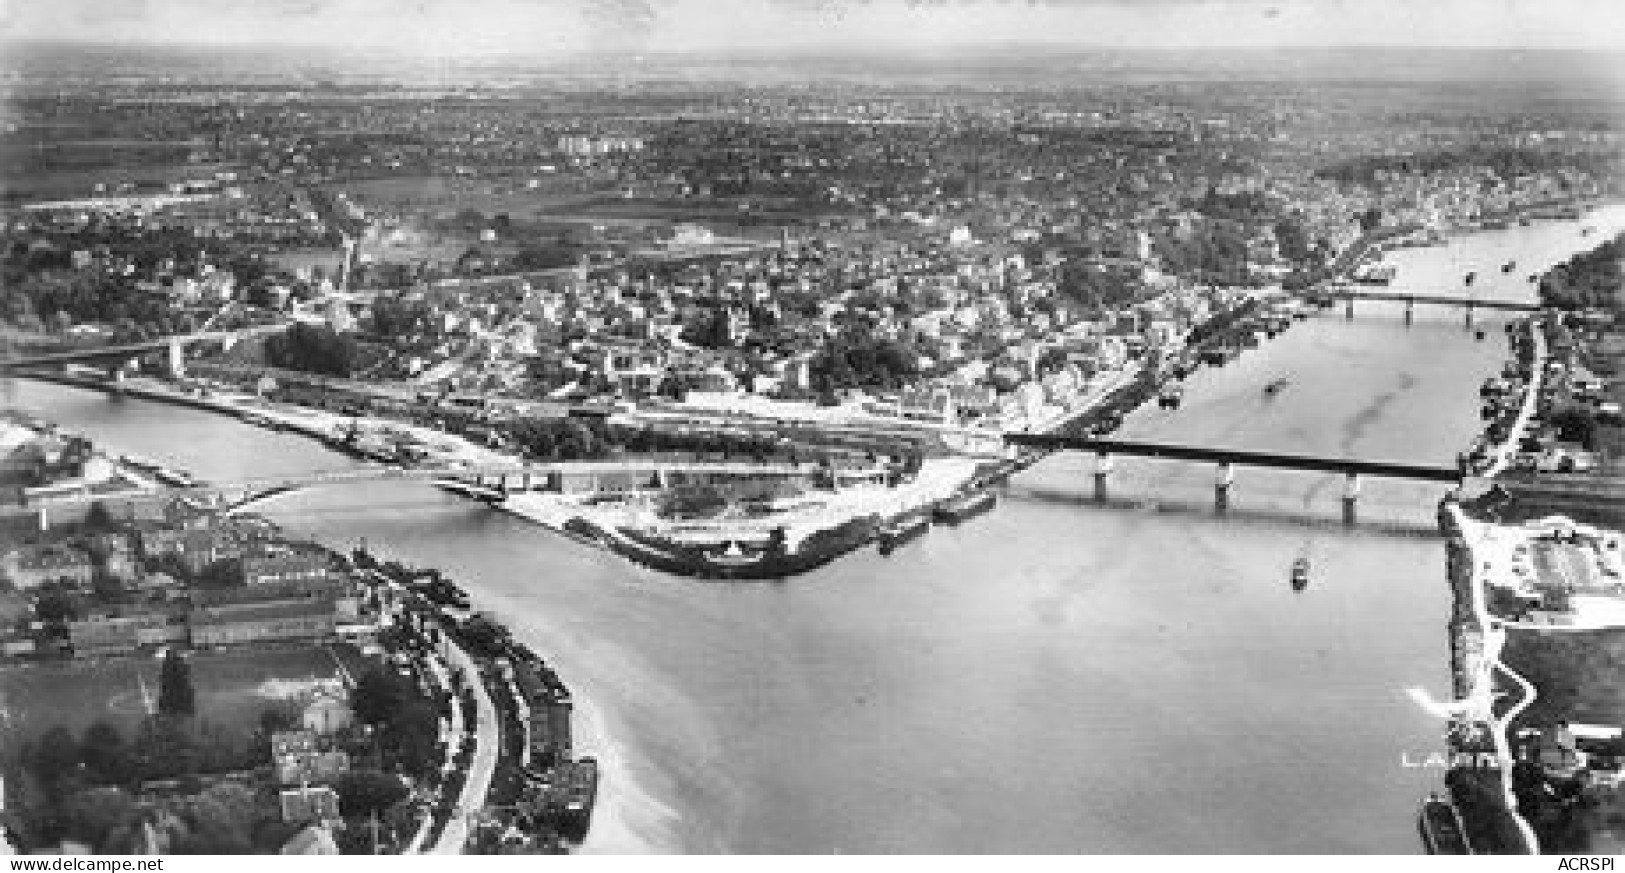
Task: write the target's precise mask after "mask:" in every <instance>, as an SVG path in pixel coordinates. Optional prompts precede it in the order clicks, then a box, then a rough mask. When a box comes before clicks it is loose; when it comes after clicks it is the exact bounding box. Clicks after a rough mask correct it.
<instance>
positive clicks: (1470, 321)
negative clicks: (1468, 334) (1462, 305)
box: [1466, 300, 1473, 330]
mask: <svg viewBox="0 0 1625 873" xmlns="http://www.w3.org/2000/svg"><path fill="white" fill-rule="evenodd" d="M1466 318H1467V323H1466V327H1467V329H1468V330H1471V329H1472V327H1473V301H1471V300H1469V301H1467V317H1466Z"/></svg>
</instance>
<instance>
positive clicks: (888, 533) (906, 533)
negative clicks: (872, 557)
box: [877, 512, 931, 555]
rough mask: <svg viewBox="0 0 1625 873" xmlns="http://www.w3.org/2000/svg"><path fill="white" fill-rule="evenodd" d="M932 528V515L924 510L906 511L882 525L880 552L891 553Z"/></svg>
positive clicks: (879, 536)
mask: <svg viewBox="0 0 1625 873" xmlns="http://www.w3.org/2000/svg"><path fill="white" fill-rule="evenodd" d="M930 529H931V517H930V516H929V515H927V514H925V513H923V512H906V513H904V514H902V515H899V516H898V517H896V518H894V519H892V520H891V521H889V522H887V523H886V524H884V525H881V527H880V533H879V534H878V536H877V538H878V539H879V540H880V553H881V554H882V555H890V554H891V553H892V552H895V551H897V550H898V549H899V548H901V547H902V546H903V545H904V544H905V543H908V542H910V541H911V540H915V539H918V538H919V537H922V536H924V535H925V533H926V531H929V530H930Z"/></svg>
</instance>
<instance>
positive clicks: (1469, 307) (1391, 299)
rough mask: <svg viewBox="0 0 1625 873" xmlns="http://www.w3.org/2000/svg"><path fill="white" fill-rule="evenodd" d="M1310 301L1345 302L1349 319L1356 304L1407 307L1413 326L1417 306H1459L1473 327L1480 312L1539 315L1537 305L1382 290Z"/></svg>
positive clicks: (1348, 291) (1331, 292)
mask: <svg viewBox="0 0 1625 873" xmlns="http://www.w3.org/2000/svg"><path fill="white" fill-rule="evenodd" d="M1308 296H1309V297H1310V298H1314V297H1319V298H1320V299H1321V300H1326V299H1332V300H1342V301H1343V314H1344V315H1345V316H1346V317H1348V318H1353V317H1354V301H1356V300H1373V301H1382V302H1388V303H1403V304H1405V323H1406V324H1410V323H1411V322H1412V321H1413V320H1414V319H1415V313H1416V305H1417V304H1419V303H1420V304H1424V305H1428V306H1459V307H1461V308H1463V309H1465V310H1466V315H1465V319H1466V325H1467V327H1472V326H1473V313H1474V312H1475V311H1478V310H1489V311H1501V312H1539V311H1541V306H1540V304H1538V303H1518V302H1515V301H1510V300H1487V299H1484V298H1480V297H1467V296H1461V295H1455V296H1452V295H1449V294H1425V293H1424V294H1418V293H1415V292H1411V291H1379V290H1365V289H1360V288H1350V287H1347V286H1339V287H1336V288H1330V289H1322V290H1320V291H1315V292H1311V293H1310V294H1309V295H1308Z"/></svg>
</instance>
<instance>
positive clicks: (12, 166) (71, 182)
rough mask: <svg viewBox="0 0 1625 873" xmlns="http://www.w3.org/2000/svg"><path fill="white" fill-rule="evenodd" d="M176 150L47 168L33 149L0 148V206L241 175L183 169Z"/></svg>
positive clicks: (120, 148) (110, 154) (226, 167)
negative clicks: (102, 187)
mask: <svg viewBox="0 0 1625 873" xmlns="http://www.w3.org/2000/svg"><path fill="white" fill-rule="evenodd" d="M176 148H177V146H173V145H162V146H157V147H145V146H135V147H130V146H124V145H118V144H115V145H114V146H110V147H108V148H102V149H96V150H94V151H93V152H92V153H88V154H85V155H83V158H84V159H83V160H81V161H75V162H69V161H63V160H53V161H50V162H45V161H43V160H42V159H41V158H40V157H39V155H38V154H37V153H36V151H35V150H33V149H29V148H23V147H19V146H17V145H16V144H14V143H6V144H0V168H3V170H0V203H5V204H16V203H28V202H32V201H37V200H67V199H73V198H78V197H95V196H99V195H98V194H97V192H96V190H95V186H96V185H97V184H98V183H102V184H105V185H107V187H108V189H109V191H111V189H112V188H114V187H115V186H117V185H119V184H121V183H132V184H138V183H139V184H154V183H155V184H163V185H167V184H169V183H171V182H180V181H184V180H187V179H204V178H209V177H211V176H213V175H214V174H215V173H216V172H223V171H238V170H240V168H239V167H237V166H235V165H231V164H191V163H187V162H186V160H185V154H184V151H183V152H181V153H179V154H177V153H176V151H175V149H176Z"/></svg>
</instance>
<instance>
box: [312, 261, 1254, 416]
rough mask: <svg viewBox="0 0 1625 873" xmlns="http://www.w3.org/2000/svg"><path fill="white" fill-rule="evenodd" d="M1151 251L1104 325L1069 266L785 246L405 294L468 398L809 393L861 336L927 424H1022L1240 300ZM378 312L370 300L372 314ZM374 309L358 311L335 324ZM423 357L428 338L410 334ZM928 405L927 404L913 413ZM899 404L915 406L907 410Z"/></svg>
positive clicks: (436, 371)
mask: <svg viewBox="0 0 1625 873" xmlns="http://www.w3.org/2000/svg"><path fill="white" fill-rule="evenodd" d="M1126 245H1127V246H1129V247H1133V248H1136V249H1137V250H1138V251H1139V252H1140V255H1137V256H1135V257H1131V258H1103V259H1100V262H1099V263H1098V264H1091V268H1092V269H1099V270H1101V271H1103V272H1105V271H1112V270H1117V271H1127V272H1129V273H1131V274H1132V275H1131V276H1130V277H1129V278H1128V281H1130V282H1133V283H1137V284H1138V285H1143V286H1144V287H1146V288H1148V289H1149V290H1150V293H1141V294H1135V295H1133V302H1123V303H1121V304H1120V305H1116V306H1113V307H1110V308H1107V309H1106V310H1105V311H1104V314H1103V315H1101V316H1099V317H1094V318H1088V319H1085V318H1082V317H1080V316H1079V315H1078V313H1079V312H1080V310H1079V309H1078V308H1076V307H1073V306H1071V305H1068V304H1066V303H1065V302H1064V301H1062V300H1061V299H1060V295H1061V293H1062V292H1061V290H1060V287H1059V286H1060V282H1061V276H1060V270H1061V266H1060V264H1061V259H1060V258H1059V256H1058V255H1055V254H1053V253H1051V254H1050V255H1049V256H1048V257H1047V258H1044V257H1041V258H1040V259H1039V260H1037V261H1034V262H1029V260H1028V256H1027V255H1025V254H1023V253H1022V252H1021V251H1019V250H1018V248H1017V247H1012V246H998V247H988V246H955V245H952V244H951V243H950V244H947V245H944V244H942V241H941V240H930V241H922V242H921V243H919V244H871V245H863V246H858V247H851V248H845V247H840V246H837V245H833V244H826V243H825V242H823V241H818V242H813V243H809V244H806V245H802V244H786V245H783V246H781V247H779V248H775V249H768V250H764V251H759V252H756V253H753V254H750V255H745V256H736V257H728V258H721V259H712V260H709V261H701V262H694V263H690V264H687V265H684V266H680V267H676V268H671V269H664V270H659V271H655V270H648V271H637V270H634V269H630V268H616V269H609V270H604V271H599V272H597V273H593V274H588V273H587V272H586V271H560V272H558V273H556V274H553V275H550V276H539V275H530V276H524V277H519V276H516V277H513V278H512V279H511V280H509V281H506V282H503V281H500V280H499V281H493V280H490V279H484V280H480V281H479V282H468V283H447V284H445V285H443V286H442V287H440V288H437V289H432V290H419V291H414V292H407V293H406V294H405V295H403V298H404V299H406V300H408V301H410V302H417V303H421V304H422V305H425V306H427V307H429V308H430V309H431V311H432V313H433V316H432V319H431V320H432V321H433V323H434V325H435V327H436V329H437V331H438V333H439V336H438V339H439V345H438V346H436V347H434V348H433V350H432V352H431V357H428V358H425V359H421V360H417V361H414V362H413V366H411V367H410V368H409V370H410V372H413V373H416V374H418V375H419V376H420V377H424V378H430V379H432V380H433V381H436V382H438V383H439V384H441V385H443V386H445V387H448V388H451V389H456V390H467V391H474V392H492V391H494V392H498V393H505V394H509V395H511V396H532V397H534V396H538V395H539V394H544V395H547V396H551V397H553V398H558V399H568V398H578V399H579V398H586V397H594V396H599V397H613V398H619V399H631V400H635V399H639V398H645V397H649V396H652V395H656V394H670V393H673V392H672V391H671V388H672V386H674V385H675V386H680V387H679V388H678V389H677V390H676V392H675V393H676V394H677V395H678V396H682V395H698V396H701V397H703V396H705V395H718V394H753V395H763V396H773V397H809V396H811V395H812V394H813V393H814V392H816V391H817V390H818V389H819V388H820V385H819V382H818V380H817V378H816V372H815V370H816V362H817V359H818V357H819V355H820V354H821V353H822V351H823V349H824V348H825V345H826V343H828V342H830V341H831V339H832V338H833V337H836V336H838V335H840V334H841V333H842V332H843V330H845V329H846V327H847V326H849V325H862V326H863V327H864V335H865V336H867V337H870V338H872V339H873V340H876V341H886V342H893V343H896V344H897V345H898V347H899V348H901V349H904V350H906V353H907V354H908V356H909V360H908V361H907V362H906V370H907V372H908V373H909V374H910V380H911V383H912V384H908V385H897V386H895V387H896V388H898V389H908V390H905V391H903V392H902V394H903V396H902V397H901V398H900V402H901V404H902V405H903V406H907V407H910V409H911V413H925V414H927V415H928V416H936V417H938V418H939V419H942V418H949V417H954V416H944V414H943V413H944V410H945V409H946V408H947V404H945V402H944V400H945V398H948V397H952V398H953V400H954V402H953V404H952V406H953V412H954V415H955V416H957V417H958V420H954V421H947V422H945V423H953V424H962V423H966V422H967V421H969V420H971V419H976V420H980V421H984V422H992V421H997V422H998V423H1000V425H1001V426H1004V425H1014V424H1015V423H1016V422H1018V421H1019V420H1022V419H1025V418H1029V417H1031V415H1032V412H1033V410H1034V408H1035V407H1038V406H1042V405H1046V404H1047V405H1063V406H1064V405H1065V404H1066V402H1068V400H1070V399H1071V398H1073V397H1075V396H1076V395H1077V393H1078V392H1080V391H1082V390H1083V389H1084V388H1085V387H1086V386H1087V385H1088V383H1089V381H1090V379H1091V378H1093V377H1095V376H1097V375H1099V374H1102V373H1106V372H1111V371H1116V370H1119V369H1121V368H1122V367H1123V366H1124V364H1125V363H1126V362H1127V361H1129V360H1131V359H1137V358H1141V357H1142V356H1144V355H1146V354H1147V353H1151V354H1153V355H1154V354H1155V353H1156V352H1157V350H1159V349H1165V348H1168V347H1171V346H1173V345H1176V344H1177V343H1178V342H1179V341H1180V339H1181V337H1182V336H1183V335H1184V333H1185V332H1186V331H1188V330H1189V329H1190V328H1191V327H1192V326H1194V325H1196V324H1199V323H1201V322H1202V321H1204V320H1205V319H1206V318H1207V317H1208V316H1209V315H1210V314H1211V313H1212V312H1213V311H1215V310H1216V309H1219V308H1223V307H1226V306H1228V305H1230V304H1232V303H1233V302H1235V300H1236V299H1237V298H1239V296H1240V294H1241V292H1240V291H1232V290H1223V289H1198V288H1193V287H1190V286H1188V285H1184V284H1182V283H1179V282H1176V281H1173V280H1172V279H1171V278H1169V277H1166V276H1164V275H1162V274H1160V273H1158V272H1157V271H1156V268H1155V256H1154V255H1152V254H1151V252H1150V243H1149V240H1148V239H1147V238H1146V237H1145V236H1144V234H1140V235H1138V236H1131V237H1130V238H1129V242H1128V243H1126ZM364 305H365V304H363V306H364ZM365 318H366V311H365V309H364V308H363V309H360V310H359V311H358V310H357V309H356V308H354V307H350V306H343V307H342V308H341V311H339V312H336V313H335V314H334V315H333V317H332V325H333V326H334V327H335V329H340V330H343V329H350V328H353V327H354V325H355V324H356V323H357V322H358V321H362V320H365ZM400 339H401V340H403V341H405V342H406V343H409V344H413V345H418V344H420V343H421V342H422V341H424V340H428V339H430V338H429V337H402V338H400ZM913 398H925V402H923V403H914V402H913V401H912V399H913ZM891 399H892V400H894V401H899V398H896V397H894V398H891Z"/></svg>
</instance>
